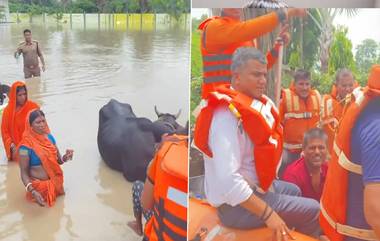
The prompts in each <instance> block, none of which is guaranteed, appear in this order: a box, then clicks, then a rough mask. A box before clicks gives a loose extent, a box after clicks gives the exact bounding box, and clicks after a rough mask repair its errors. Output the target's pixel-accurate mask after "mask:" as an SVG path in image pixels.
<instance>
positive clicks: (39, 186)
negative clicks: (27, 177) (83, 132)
mask: <svg viewBox="0 0 380 241" xmlns="http://www.w3.org/2000/svg"><path fill="white" fill-rule="evenodd" d="M30 113H31V112H30ZM27 119H29V114H28V117H27ZM49 134H50V131H49V128H48V126H47V125H46V128H45V131H44V134H42V135H41V134H37V133H36V132H34V131H33V130H32V127H31V126H30V124H29V121H26V125H25V131H24V134H23V137H22V140H21V142H20V146H24V147H26V148H28V149H31V150H33V151H34V152H35V154H36V155H37V156H38V157H39V158H40V160H41V163H42V167H43V168H44V170H45V172H46V173H47V175H48V177H49V179H48V180H38V179H33V178H32V180H31V182H32V186H33V188H34V189H35V190H36V191H38V192H39V193H40V194H41V195H42V197H43V198H44V200H45V202H46V203H47V205H48V206H49V207H51V206H53V205H54V203H55V201H56V198H57V196H59V195H63V194H64V190H63V172H62V169H61V166H60V165H59V163H58V149H57V147H56V146H55V145H54V144H53V143H52V142H51V140H49V138H48V135H49ZM20 154H22V153H20ZM27 199H28V200H31V201H35V200H34V198H33V196H32V194H31V192H27Z"/></svg>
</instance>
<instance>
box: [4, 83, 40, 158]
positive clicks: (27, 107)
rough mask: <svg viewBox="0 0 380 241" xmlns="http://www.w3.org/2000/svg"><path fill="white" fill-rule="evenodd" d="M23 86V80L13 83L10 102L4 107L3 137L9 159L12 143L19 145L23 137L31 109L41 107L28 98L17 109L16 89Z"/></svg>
mask: <svg viewBox="0 0 380 241" xmlns="http://www.w3.org/2000/svg"><path fill="white" fill-rule="evenodd" d="M21 86H25V84H24V83H23V82H21V81H17V82H15V83H13V85H12V87H11V90H10V95H9V103H8V106H7V107H5V109H4V112H3V117H2V122H1V137H2V138H3V143H4V148H5V151H6V153H7V158H8V160H11V159H12V158H11V144H12V143H14V144H15V145H16V146H17V145H18V144H19V142H20V140H21V138H22V134H23V132H24V129H25V120H26V116H27V115H28V113H29V112H30V111H31V110H33V109H37V108H39V106H38V105H37V104H36V103H34V102H33V101H30V100H28V99H27V100H26V102H25V104H24V105H23V106H22V107H21V108H20V109H19V110H16V97H17V93H16V89H17V87H21Z"/></svg>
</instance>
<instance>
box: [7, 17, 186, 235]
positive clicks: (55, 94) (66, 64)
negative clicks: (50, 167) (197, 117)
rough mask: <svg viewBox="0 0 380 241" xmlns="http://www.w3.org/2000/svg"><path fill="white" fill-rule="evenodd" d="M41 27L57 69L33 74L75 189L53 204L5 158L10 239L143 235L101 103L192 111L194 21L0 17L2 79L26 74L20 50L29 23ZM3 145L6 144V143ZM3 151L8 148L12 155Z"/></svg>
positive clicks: (39, 35) (35, 92) (38, 31)
mask: <svg viewBox="0 0 380 241" xmlns="http://www.w3.org/2000/svg"><path fill="white" fill-rule="evenodd" d="M25 27H31V28H32V31H33V35H34V38H35V39H37V40H39V41H40V44H41V47H42V50H43V53H44V55H45V59H46V62H47V71H46V72H45V73H43V76H42V78H41V79H33V80H28V83H27V85H28V87H29V89H30V95H31V96H30V97H31V98H32V99H33V100H35V101H36V102H38V103H39V104H41V106H42V109H43V110H44V111H45V113H46V116H47V120H48V123H49V125H50V129H51V130H52V133H53V135H54V136H55V138H56V139H57V142H58V146H59V148H60V150H61V152H63V151H64V150H65V148H73V149H74V150H75V154H74V155H75V157H74V160H73V161H71V162H69V163H66V164H65V165H64V166H63V169H64V175H65V184H64V185H65V190H66V195H65V196H63V197H60V198H58V201H57V203H56V205H55V206H54V207H53V208H40V207H38V206H37V205H35V204H32V203H28V202H27V201H26V200H25V198H24V194H25V193H24V187H23V185H22V183H21V180H20V177H19V170H18V166H17V165H15V164H14V163H10V164H9V165H3V166H0V240H7V241H8V240H17V241H19V240H33V241H50V240H141V238H139V237H138V236H136V235H135V234H134V233H132V231H131V230H130V229H129V228H127V226H126V223H127V221H129V220H131V219H132V218H133V212H132V203H131V184H130V183H128V182H127V181H125V180H124V178H123V176H122V175H121V174H120V173H118V172H115V171H112V170H110V169H109V168H108V167H107V166H106V165H105V164H104V162H103V161H102V160H101V157H100V155H99V153H98V149H97V143H96V136H97V127H98V110H99V109H100V108H101V106H103V105H104V104H106V103H107V102H108V101H109V100H110V98H115V99H117V100H119V101H122V102H127V103H130V104H131V105H132V106H133V108H134V111H135V113H136V114H137V115H138V116H145V117H148V118H150V119H154V118H155V114H154V109H153V106H154V105H155V104H156V105H157V106H158V108H159V110H160V111H162V112H173V113H174V112H177V111H178V109H180V108H182V115H181V117H180V118H179V122H180V123H181V124H185V122H186V121H187V119H188V116H187V113H188V94H189V89H188V87H189V81H188V79H189V29H186V28H184V27H183V26H180V27H173V26H172V27H168V28H162V29H156V30H154V29H153V30H152V29H149V30H148V29H144V28H143V29H137V30H133V29H131V30H128V31H114V30H97V29H94V30H89V29H87V30H78V29H76V30H71V29H69V28H65V27H59V26H58V27H57V26H50V27H49V26H20V25H16V24H14V25H7V26H5V25H0V81H1V82H3V83H8V84H10V83H11V82H12V81H14V80H17V79H22V78H23V73H22V60H21V59H20V60H19V61H18V62H17V61H16V60H15V59H14V58H13V57H12V53H13V51H14V50H15V49H16V47H17V43H18V42H20V41H21V38H20V37H21V32H22V30H23V29H24V28H25ZM1 148H2V146H1ZM1 159H2V160H3V159H4V157H3V156H2V157H1Z"/></svg>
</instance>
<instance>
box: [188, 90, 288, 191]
mask: <svg viewBox="0 0 380 241" xmlns="http://www.w3.org/2000/svg"><path fill="white" fill-rule="evenodd" d="M223 105H224V106H226V107H227V106H228V108H229V109H230V111H231V112H232V113H233V114H234V115H235V116H236V117H237V118H238V119H239V121H240V122H241V124H242V126H243V128H244V130H245V132H246V133H247V134H248V136H249V138H250V140H251V141H252V143H253V144H254V153H253V157H254V160H255V166H256V172H257V175H258V179H259V182H260V183H259V184H260V186H261V188H262V189H264V190H265V191H266V190H268V188H269V187H270V185H271V184H272V181H273V179H274V178H275V177H276V171H277V165H278V164H279V161H280V159H281V152H282V127H281V125H280V118H279V115H278V110H277V108H276V107H275V105H274V104H273V102H272V101H271V100H270V99H269V98H268V97H266V96H265V95H263V97H262V98H260V99H259V100H258V99H252V98H251V97H248V96H246V95H244V94H242V93H239V92H238V91H235V90H233V89H231V88H230V86H229V85H224V86H220V87H218V88H217V92H212V93H210V94H209V96H208V99H207V106H205V107H204V108H203V109H202V110H201V112H200V114H199V116H198V118H197V120H196V124H195V131H194V143H195V145H196V146H197V148H198V149H199V150H201V151H202V152H203V153H204V154H205V155H207V156H209V157H212V151H211V150H210V148H209V146H208V139H209V130H210V126H211V122H212V118H213V114H214V111H215V109H216V108H217V107H219V106H223Z"/></svg>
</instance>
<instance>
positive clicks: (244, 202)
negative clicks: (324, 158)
mask: <svg viewBox="0 0 380 241" xmlns="http://www.w3.org/2000/svg"><path fill="white" fill-rule="evenodd" d="M231 71H232V81H231V87H232V88H233V89H234V90H236V91H238V92H240V93H243V94H245V95H247V96H249V97H251V98H255V99H259V98H260V97H262V95H263V94H264V91H265V88H266V74H267V62H266V58H265V56H264V55H263V54H262V53H261V52H260V51H259V50H257V49H255V48H239V49H238V50H236V51H235V53H234V55H233V58H232V65H231ZM257 131H260V130H257ZM208 146H209V148H210V150H211V151H212V153H213V157H212V158H210V157H207V156H206V155H205V161H204V164H205V192H206V197H207V200H208V202H209V203H210V204H211V205H213V206H215V207H217V208H218V215H219V217H220V220H221V222H222V223H223V224H224V225H225V226H228V227H233V228H239V229H252V228H257V227H260V226H264V225H266V226H268V227H269V228H271V229H272V230H273V231H274V235H275V240H277V241H284V240H288V238H291V236H290V234H289V229H288V227H289V228H295V229H296V230H297V231H299V232H302V233H305V234H313V235H318V232H319V221H318V215H319V204H318V202H317V201H315V200H313V199H308V198H303V197H300V195H301V192H300V190H299V188H298V187H297V186H295V185H293V184H290V183H286V182H282V181H279V180H275V181H274V182H273V184H272V188H271V189H270V191H268V192H266V193H264V192H263V191H262V190H261V189H260V188H258V186H259V185H258V183H259V182H258V176H257V173H256V167H255V160H254V156H253V153H254V152H253V150H254V148H255V147H254V145H253V143H252V141H251V139H250V138H249V137H248V135H247V133H246V132H245V130H244V129H243V126H242V124H241V121H239V120H238V119H237V117H236V116H235V115H234V114H233V113H232V112H231V111H230V109H229V108H228V107H227V106H220V107H218V108H217V109H216V110H215V111H214V114H213V118H212V122H211V126H210V130H209V139H208Z"/></svg>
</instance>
